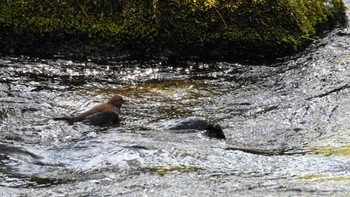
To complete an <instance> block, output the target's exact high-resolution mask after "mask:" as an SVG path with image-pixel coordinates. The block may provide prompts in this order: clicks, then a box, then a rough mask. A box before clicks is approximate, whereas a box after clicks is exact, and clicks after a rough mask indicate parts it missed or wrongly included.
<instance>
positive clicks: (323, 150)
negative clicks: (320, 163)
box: [310, 144, 350, 157]
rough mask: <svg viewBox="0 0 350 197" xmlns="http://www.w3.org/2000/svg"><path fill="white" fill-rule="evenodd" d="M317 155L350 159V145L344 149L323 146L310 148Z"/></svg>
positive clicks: (343, 147)
mask: <svg viewBox="0 0 350 197" xmlns="http://www.w3.org/2000/svg"><path fill="white" fill-rule="evenodd" d="M310 150H311V152H313V153H315V154H323V155H325V156H330V155H337V156H345V157H350V144H349V145H346V146H342V147H331V146H321V147H314V148H310Z"/></svg>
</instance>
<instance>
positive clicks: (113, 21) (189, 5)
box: [0, 0, 346, 58]
mask: <svg viewBox="0 0 350 197" xmlns="http://www.w3.org/2000/svg"><path fill="white" fill-rule="evenodd" d="M344 10H345V7H344V5H343V3H342V1H340V0H181V1H180V0H162V1H159V0H130V1H124V0H116V1H111V0H102V1H95V0H79V1H58V0H57V1H47V0H37V1H33V0H12V1H9V0H0V29H1V32H0V43H3V45H4V46H5V47H1V48H2V49H1V50H3V52H6V51H9V50H13V48H22V49H24V50H25V49H27V50H29V51H32V50H36V49H37V48H38V47H39V48H40V47H41V48H44V49H45V47H48V45H50V46H51V45H52V44H54V45H55V47H56V49H57V50H59V49H62V48H64V46H62V45H63V44H62V43H65V42H75V43H79V44H81V43H82V45H83V46H84V45H87V46H91V45H92V46H95V48H96V49H98V50H99V51H101V53H105V52H108V51H110V50H111V48H110V47H113V48H117V49H120V50H126V53H128V52H131V53H132V52H135V51H136V52H138V53H145V55H147V54H152V53H157V52H162V51H163V50H164V49H170V50H171V51H173V53H174V54H175V55H185V56H191V55H200V56H208V55H209V56H219V57H221V56H226V57H232V58H234V57H236V56H243V57H256V56H263V57H275V56H281V55H286V54H291V53H293V52H296V51H299V50H301V49H302V48H303V47H304V46H305V45H306V44H308V43H309V42H310V39H308V38H312V37H314V36H315V35H316V33H318V32H322V31H324V30H328V29H329V28H331V27H334V26H336V25H339V24H345V18H346V17H345V13H344ZM32 43H37V45H36V47H34V48H31V46H32ZM101 43H102V44H101ZM101 45H102V47H101ZM104 46H110V47H106V49H104ZM64 49H65V50H66V48H64ZM112 51H113V50H112ZM0 52H1V51H0ZM80 52H84V49H82V50H80ZM86 52H87V51H86Z"/></svg>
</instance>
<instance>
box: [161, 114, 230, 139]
mask: <svg viewBox="0 0 350 197" xmlns="http://www.w3.org/2000/svg"><path fill="white" fill-rule="evenodd" d="M166 129H168V130H174V131H177V132H179V131H181V132H194V131H198V130H199V131H203V130H205V133H204V134H205V135H207V136H208V137H213V138H217V139H225V134H224V132H223V130H222V129H221V127H220V125H218V124H214V123H211V122H209V121H207V120H205V119H201V118H187V119H181V120H175V121H174V122H173V123H171V125H169V126H167V127H166Z"/></svg>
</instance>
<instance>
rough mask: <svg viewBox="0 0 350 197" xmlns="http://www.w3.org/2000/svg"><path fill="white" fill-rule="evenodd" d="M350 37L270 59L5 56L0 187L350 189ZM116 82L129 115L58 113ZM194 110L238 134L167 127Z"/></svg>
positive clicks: (84, 192) (103, 93) (40, 190)
mask: <svg viewBox="0 0 350 197" xmlns="http://www.w3.org/2000/svg"><path fill="white" fill-rule="evenodd" d="M346 3H348V2H346ZM339 32H341V33H339ZM349 47H350V31H349V30H348V29H345V30H335V31H333V32H331V33H330V34H329V35H328V36H327V37H325V38H321V39H319V40H317V41H315V44H314V46H312V47H310V49H308V50H307V51H305V52H304V54H302V55H299V56H298V57H295V58H292V59H289V60H285V61H280V62H277V63H273V64H262V65H249V64H238V63H228V62H215V63H203V62H199V61H198V62H183V63H168V62H166V61H163V62H161V61H120V62H119V61H113V60H105V61H97V60H86V61H75V60H67V59H63V58H56V59H40V58H33V57H24V56H18V57H8V56H2V57H0V131H1V135H0V193H2V194H6V195H7V196H49V195H52V196H116V195H123V196H217V195H220V196H240V195H241V196H246V195H252V196H261V195H269V196H274V195H275V196H281V195H282V196H284V195H336V196H338V195H350V187H349V184H350V171H349V170H350V143H349V142H350V50H349ZM114 94H119V95H122V96H123V97H124V98H125V99H126V100H127V101H128V102H127V103H126V104H125V105H123V107H122V114H121V118H122V120H121V122H122V123H121V125H120V126H119V127H107V128H101V127H94V126H88V125H84V124H80V123H78V124H75V125H67V124H65V123H64V122H55V121H52V120H51V119H50V118H51V117H57V116H62V115H70V114H74V113H79V112H82V111H84V110H86V109H88V108H90V107H92V106H94V105H96V104H98V103H101V102H104V101H105V100H106V99H108V98H109V97H111V96H112V95H114ZM187 117H201V118H205V119H208V120H212V121H216V122H218V123H219V124H220V125H221V126H222V127H223V128H224V132H225V134H226V138H227V139H226V140H218V139H213V138H208V137H206V136H205V135H203V133H202V132H201V131H198V132H188V133H186V132H180V133H179V132H170V131H168V130H166V127H167V126H169V125H170V124H172V122H174V121H176V120H178V119H184V118H187Z"/></svg>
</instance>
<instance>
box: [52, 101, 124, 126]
mask: <svg viewBox="0 0 350 197" xmlns="http://www.w3.org/2000/svg"><path fill="white" fill-rule="evenodd" d="M124 102H125V101H124V99H123V98H122V97H121V96H119V95H115V96H113V97H112V98H110V99H109V100H108V101H107V102H105V103H102V104H99V105H97V106H95V107H93V108H92V109H90V110H88V111H86V112H84V113H81V114H79V115H77V116H71V117H68V116H65V117H59V118H54V120H63V121H66V122H68V123H69V124H74V122H83V123H85V124H90V125H97V126H103V125H110V124H119V113H120V108H121V107H122V104H123V103H124Z"/></svg>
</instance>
